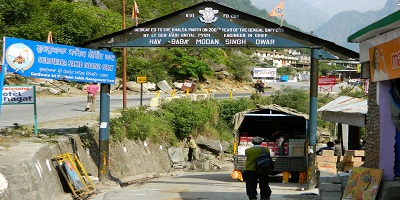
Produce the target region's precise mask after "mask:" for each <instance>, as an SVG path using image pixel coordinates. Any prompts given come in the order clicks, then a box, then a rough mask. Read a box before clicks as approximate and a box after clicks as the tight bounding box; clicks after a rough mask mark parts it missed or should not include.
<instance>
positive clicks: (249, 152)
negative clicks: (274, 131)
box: [244, 137, 272, 200]
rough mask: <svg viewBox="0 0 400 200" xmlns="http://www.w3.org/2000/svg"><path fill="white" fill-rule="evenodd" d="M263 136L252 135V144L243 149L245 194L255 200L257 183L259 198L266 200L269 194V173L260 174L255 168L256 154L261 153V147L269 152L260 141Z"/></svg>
mask: <svg viewBox="0 0 400 200" xmlns="http://www.w3.org/2000/svg"><path fill="white" fill-rule="evenodd" d="M262 142H263V138H261V137H254V138H253V139H252V141H251V143H253V144H254V146H252V147H250V148H248V149H246V150H245V154H246V167H245V173H244V180H245V181H246V194H247V196H248V197H249V199H250V200H257V183H258V184H259V188H260V195H261V200H267V199H269V197H270V196H271V193H272V191H271V188H270V187H269V175H268V174H265V175H264V174H260V173H259V172H258V171H257V169H256V166H255V164H256V159H257V156H259V155H260V154H262V152H263V149H262V148H264V149H265V151H266V153H268V154H269V153H270V152H269V149H268V148H265V147H262V146H261V143H262Z"/></svg>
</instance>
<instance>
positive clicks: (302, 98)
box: [271, 87, 310, 113]
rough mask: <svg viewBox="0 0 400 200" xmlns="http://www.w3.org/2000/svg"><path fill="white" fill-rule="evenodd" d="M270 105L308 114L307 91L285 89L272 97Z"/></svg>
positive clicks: (308, 101) (308, 98) (308, 99)
mask: <svg viewBox="0 0 400 200" xmlns="http://www.w3.org/2000/svg"><path fill="white" fill-rule="evenodd" d="M271 97H272V103H273V104H277V105H280V106H283V107H288V108H292V109H295V110H297V111H299V112H302V113H309V107H310V97H309V94H308V92H307V91H305V90H302V89H294V88H290V87H285V88H283V89H282V92H281V93H280V94H275V95H272V96H271Z"/></svg>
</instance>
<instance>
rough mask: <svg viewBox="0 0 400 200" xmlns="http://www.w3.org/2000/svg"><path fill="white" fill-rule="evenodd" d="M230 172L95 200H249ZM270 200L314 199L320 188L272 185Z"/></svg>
mask: <svg viewBox="0 0 400 200" xmlns="http://www.w3.org/2000/svg"><path fill="white" fill-rule="evenodd" d="M230 173H231V171H228V170H224V171H212V172H184V173H183V172H182V173H181V174H180V175H176V176H162V177H160V178H155V179H152V180H150V181H147V182H146V181H145V182H140V181H138V182H136V183H134V184H132V185H129V186H127V187H123V188H121V189H111V190H101V192H100V193H99V194H97V195H93V196H91V197H90V198H89V199H92V200H131V199H142V200H200V199H202V200H207V199H209V200H246V199H248V198H247V195H246V189H245V183H244V182H241V181H239V180H233V179H232V178H231V177H230ZM270 186H271V189H272V195H271V200H289V199H290V200H291V199H296V200H314V199H317V198H318V195H317V194H318V189H312V190H305V191H304V190H302V188H303V187H305V184H303V185H301V184H298V183H289V184H284V183H281V182H276V181H275V182H273V183H271V184H270Z"/></svg>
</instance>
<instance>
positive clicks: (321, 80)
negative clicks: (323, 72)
mask: <svg viewBox="0 0 400 200" xmlns="http://www.w3.org/2000/svg"><path fill="white" fill-rule="evenodd" d="M318 85H336V77H334V76H320V77H318Z"/></svg>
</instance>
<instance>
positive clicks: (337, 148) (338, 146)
mask: <svg viewBox="0 0 400 200" xmlns="http://www.w3.org/2000/svg"><path fill="white" fill-rule="evenodd" d="M333 150H334V151H335V156H342V155H343V151H342V144H341V142H340V140H339V139H335V146H334V147H333Z"/></svg>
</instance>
